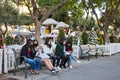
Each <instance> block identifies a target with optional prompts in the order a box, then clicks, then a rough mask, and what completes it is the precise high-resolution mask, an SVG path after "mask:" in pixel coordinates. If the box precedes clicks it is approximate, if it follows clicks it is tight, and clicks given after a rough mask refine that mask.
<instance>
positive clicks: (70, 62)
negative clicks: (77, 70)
mask: <svg viewBox="0 0 120 80" xmlns="http://www.w3.org/2000/svg"><path fill="white" fill-rule="evenodd" d="M73 60H74V56H73V55H72V54H70V55H69V60H68V64H69V65H72V61H73Z"/></svg>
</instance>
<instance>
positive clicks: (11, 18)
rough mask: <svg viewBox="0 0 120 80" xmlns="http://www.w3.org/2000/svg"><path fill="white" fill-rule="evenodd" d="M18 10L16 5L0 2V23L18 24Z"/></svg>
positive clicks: (3, 0) (5, 0) (6, 0)
mask: <svg viewBox="0 0 120 80" xmlns="http://www.w3.org/2000/svg"><path fill="white" fill-rule="evenodd" d="M18 15H19V14H18V10H17V8H16V5H15V4H14V3H12V2H11V1H8V0H2V1H1V2H0V23H8V24H14V23H17V21H18V20H17V16H18Z"/></svg>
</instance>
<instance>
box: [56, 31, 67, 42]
mask: <svg viewBox="0 0 120 80" xmlns="http://www.w3.org/2000/svg"><path fill="white" fill-rule="evenodd" d="M61 38H65V33H64V30H63V29H59V34H58V37H57V42H59V41H60V39H61Z"/></svg>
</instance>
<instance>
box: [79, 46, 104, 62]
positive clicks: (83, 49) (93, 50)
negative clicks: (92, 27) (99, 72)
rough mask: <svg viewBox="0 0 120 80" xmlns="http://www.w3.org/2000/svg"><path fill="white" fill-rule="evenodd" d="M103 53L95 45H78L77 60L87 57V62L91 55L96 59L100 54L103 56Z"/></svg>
mask: <svg viewBox="0 0 120 80" xmlns="http://www.w3.org/2000/svg"><path fill="white" fill-rule="evenodd" d="M103 53H104V51H103V50H102V49H101V48H99V47H97V46H96V45H90V44H87V45H82V46H81V45H79V58H81V57H83V56H87V58H88V61H89V60H90V56H91V55H93V56H95V57H96V59H97V57H98V55H99V54H101V55H102V56H103Z"/></svg>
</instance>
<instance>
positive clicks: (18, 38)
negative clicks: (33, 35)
mask: <svg viewBox="0 0 120 80" xmlns="http://www.w3.org/2000/svg"><path fill="white" fill-rule="evenodd" d="M23 43H24V37H23V36H21V35H17V36H15V38H14V44H19V45H20V44H23Z"/></svg>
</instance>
